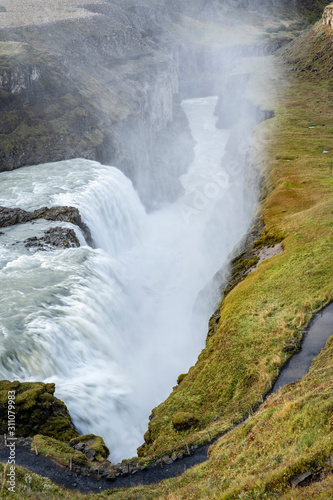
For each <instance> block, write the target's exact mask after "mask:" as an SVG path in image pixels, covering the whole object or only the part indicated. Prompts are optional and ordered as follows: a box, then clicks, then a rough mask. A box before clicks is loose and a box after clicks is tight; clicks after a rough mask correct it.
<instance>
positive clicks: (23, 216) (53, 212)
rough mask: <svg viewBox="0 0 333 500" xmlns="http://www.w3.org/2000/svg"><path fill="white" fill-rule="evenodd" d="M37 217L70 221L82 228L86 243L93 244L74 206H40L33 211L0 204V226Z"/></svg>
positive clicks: (13, 224)
mask: <svg viewBox="0 0 333 500" xmlns="http://www.w3.org/2000/svg"><path fill="white" fill-rule="evenodd" d="M38 219H45V220H50V221H61V222H70V223H71V224H74V225H76V226H78V227H79V228H80V229H81V230H82V232H83V234H84V237H85V239H86V241H87V243H88V245H90V246H94V245H93V239H92V236H91V233H90V230H89V228H88V226H87V225H86V224H85V223H84V222H83V221H82V219H81V215H80V212H79V210H78V209H77V208H75V207H67V206H64V207H51V208H48V207H42V208H39V209H37V210H35V211H33V212H27V211H25V210H22V209H21V208H7V207H2V206H0V228H1V227H10V226H15V225H16V224H24V223H26V222H32V221H34V220H38ZM50 238H51V235H50Z"/></svg>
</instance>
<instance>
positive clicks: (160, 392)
mask: <svg viewBox="0 0 333 500" xmlns="http://www.w3.org/2000/svg"><path fill="white" fill-rule="evenodd" d="M215 105H216V98H213V97H210V98H205V99H194V100H189V101H185V102H184V103H183V107H184V110H185V112H186V113H187V115H188V118H189V122H190V127H191V131H192V135H193V137H194V139H195V140H196V141H197V145H196V148H195V159H194V162H193V164H192V165H191V167H190V169H189V172H188V173H187V174H186V175H184V176H182V178H181V182H182V184H183V186H184V194H183V195H182V196H181V197H180V198H179V199H178V200H177V201H176V202H175V203H173V204H171V205H168V206H165V207H163V208H161V209H160V210H158V211H155V212H153V213H151V214H147V213H146V212H145V210H144V207H143V206H142V204H141V202H140V200H139V198H138V196H137V194H136V192H135V190H134V189H133V186H132V184H131V182H130V181H129V180H128V179H127V178H126V177H125V176H124V175H123V174H122V173H121V172H120V171H119V170H117V169H116V168H113V167H106V166H101V165H100V164H98V163H96V162H92V161H88V160H82V159H80V160H70V161H64V162H59V163H54V164H48V165H38V166H34V167H26V168H22V169H19V170H16V171H14V172H5V173H2V174H0V179H1V187H0V205H3V206H7V207H16V206H18V207H21V208H23V209H26V210H31V209H36V208H39V207H41V206H45V205H47V206H52V205H53V206H54V205H71V206H76V207H78V208H79V210H80V212H81V215H82V218H83V220H84V221H85V222H86V223H87V225H88V226H89V228H90V229H91V232H92V236H93V239H94V241H95V243H96V247H97V248H96V249H92V248H90V247H88V246H86V245H85V244H84V238H83V236H82V235H81V234H79V238H80V241H81V243H82V244H83V246H81V247H80V248H76V249H66V250H55V251H52V252H51V251H50V252H40V251H36V250H31V249H30V250H29V249H26V248H25V246H24V245H23V243H22V241H23V240H24V239H26V238H27V237H28V236H31V232H32V231H33V233H34V234H36V235H38V234H40V233H41V232H42V230H45V229H47V228H48V227H50V225H60V223H51V222H47V221H42V220H40V221H38V222H37V223H34V224H32V223H29V224H25V225H22V226H14V227H11V228H6V229H4V230H3V232H4V234H3V235H1V236H0V245H1V254H0V279H1V285H2V286H1V309H0V313H1V324H0V339H1V347H0V356H1V365H0V366H1V368H0V377H1V378H6V379H11V380H13V379H19V380H21V381H24V380H36V381H41V380H43V381H47V382H50V381H52V382H55V383H56V395H57V396H58V397H59V398H60V399H62V400H63V401H64V402H65V403H66V404H67V406H68V408H69V411H70V413H71V416H72V418H73V420H74V423H75V424H76V426H77V427H78V429H79V430H80V432H82V433H87V432H93V433H95V434H98V435H101V436H103V438H104V439H105V441H106V443H107V445H108V446H109V447H110V449H111V459H112V460H119V459H121V458H125V457H130V456H133V455H135V454H136V448H137V447H138V446H139V445H140V444H141V443H142V441H143V438H142V436H143V433H144V432H145V430H146V428H147V422H148V415H149V413H150V411H151V409H152V408H153V407H154V406H156V405H157V404H158V403H159V402H161V401H162V400H163V399H165V398H166V397H167V395H168V394H169V393H170V390H171V388H172V386H173V385H174V384H175V381H176V379H177V376H178V375H179V373H183V372H185V371H186V370H188V368H189V367H190V366H191V365H192V364H193V363H194V362H195V361H196V358H197V356H198V354H199V352H200V350H201V349H202V348H203V347H204V343H205V336H206V333H207V322H208V319H209V315H210V314H211V312H212V310H213V306H214V305H215V304H212V303H210V302H209V300H210V299H209V297H208V296H207V297H206V298H205V297H202V298H201V300H202V302H204V303H202V304H201V305H202V307H200V311H198V310H196V306H195V304H196V300H197V297H198V294H199V292H200V291H201V290H202V289H203V288H204V287H205V285H206V284H207V283H209V282H210V281H211V279H212V277H213V276H214V274H215V273H216V272H217V271H218V269H219V268H220V267H221V264H222V263H223V261H224V260H225V259H226V257H227V255H228V253H229V252H230V251H231V249H232V247H233V246H234V245H235V243H236V242H237V241H238V240H239V239H240V237H241V236H242V235H243V234H244V232H245V230H246V227H247V224H248V222H249V220H248V219H246V217H244V213H243V211H242V198H243V184H242V182H241V179H238V181H237V182H236V183H235V182H233V183H231V182H230V181H229V179H228V175H227V174H226V173H225V172H224V171H223V169H222V168H221V158H222V156H223V153H224V147H225V144H226V141H227V139H228V136H229V134H228V131H225V130H224V131H223V130H217V129H216V128H215V121H216V119H215V118H214V116H213V112H214V108H215ZM63 225H66V226H70V224H63ZM72 227H73V226H72ZM75 230H76V232H77V233H78V232H79V231H78V230H77V228H75ZM20 242H21V243H20Z"/></svg>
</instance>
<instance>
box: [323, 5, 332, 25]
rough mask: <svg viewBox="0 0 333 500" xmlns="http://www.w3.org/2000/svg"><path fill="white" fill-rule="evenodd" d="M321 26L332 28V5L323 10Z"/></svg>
mask: <svg viewBox="0 0 333 500" xmlns="http://www.w3.org/2000/svg"><path fill="white" fill-rule="evenodd" d="M323 24H325V25H327V26H329V27H330V28H333V4H331V5H328V6H327V7H326V8H325V10H324V13H323Z"/></svg>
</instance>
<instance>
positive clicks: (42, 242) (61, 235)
mask: <svg viewBox="0 0 333 500" xmlns="http://www.w3.org/2000/svg"><path fill="white" fill-rule="evenodd" d="M44 235H45V236H43V237H41V238H37V236H33V237H32V238H28V239H27V240H25V242H24V243H25V246H26V247H27V248H38V249H39V250H50V249H53V248H75V247H79V246H80V242H79V240H78V238H77V236H76V234H75V231H74V229H70V228H67V227H59V226H57V227H51V229H48V230H47V231H45V233H44Z"/></svg>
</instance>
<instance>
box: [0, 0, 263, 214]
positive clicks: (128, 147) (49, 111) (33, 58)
mask: <svg viewBox="0 0 333 500" xmlns="http://www.w3.org/2000/svg"><path fill="white" fill-rule="evenodd" d="M66 6H67V7H68V9H67V8H66V9H65V8H62V7H61V5H59V6H57V7H55V6H54V5H53V2H51V1H50V0H48V1H46V2H43V5H40V6H39V7H38V9H37V7H36V4H34V3H33V2H32V3H31V2H30V3H29V2H28V4H26V2H24V3H22V2H21V1H20V0H14V1H12V2H5V8H6V12H0V16H1V26H2V28H1V29H0V104H1V109H2V114H1V121H0V171H4V170H12V169H15V168H18V167H21V166H24V165H30V164H38V163H43V162H48V161H57V160H64V159H70V158H74V157H84V158H88V159H93V160H98V161H100V162H102V163H106V164H114V165H116V166H117V167H118V168H120V169H121V170H123V171H124V172H125V173H126V174H127V175H128V176H129V177H130V178H131V179H132V180H133V182H134V183H135V185H136V187H137V189H138V191H139V192H140V195H141V198H142V199H143V200H144V201H145V202H146V204H147V205H150V206H154V204H158V203H160V202H161V201H163V200H167V199H172V198H174V197H175V196H177V194H178V193H179V192H180V189H181V188H180V184H179V183H178V181H177V180H176V179H177V177H178V175H179V174H180V173H182V172H184V171H185V170H186V169H187V166H188V164H189V162H190V161H191V158H192V151H193V141H192V138H191V135H190V132H189V128H188V124H187V119H186V117H185V115H184V113H183V111H182V109H181V106H180V100H181V97H192V96H199V95H208V94H213V93H218V91H219V87H220V83H219V78H220V76H221V75H223V74H225V73H226V72H227V71H228V67H230V64H231V63H232V62H233V60H234V58H235V57H237V56H242V55H246V53H248V52H249V50H252V49H253V47H254V46H258V50H261V49H260V47H262V46H263V43H262V41H259V40H258V30H257V28H256V27H252V28H251V29H249V28H248V26H247V28H246V30H245V31H246V33H241V31H242V29H241V28H240V30H239V35H237V37H236V40H234V41H232V40H231V39H230V33H229V31H230V29H229V31H228V29H227V28H226V27H225V26H223V27H222V24H221V20H220V19H219V13H220V11H221V4H220V3H219V2H217V1H213V0H212V1H209V2H204V1H201V0H196V1H194V2H191V3H189V4H187V3H181V4H180V3H179V2H166V1H165V0H159V1H158V2H151V1H150V0H142V1H140V2H137V1H135V0H126V1H123V2H118V1H117V2H112V3H110V2H107V1H106V0H102V1H98V2H97V1H96V2H92V3H90V4H89V5H86V6H84V8H83V7H82V6H81V5H80V3H79V2H78V1H76V0H71V1H70V2H69V3H68V4H66ZM225 6H227V7H228V9H231V8H233V7H235V8H236V7H239V6H241V2H239V1H237V2H231V3H230V2H225ZM222 11H223V9H222ZM224 12H225V10H224ZM203 21H204V22H203ZM256 22H257V20H256ZM222 28H223V29H222ZM229 28H230V27H229ZM234 43H235V44H236V46H237V48H236V49H235V47H233V48H231V46H232V45H234ZM217 75H218V78H217ZM175 174H176V175H175ZM170 179H175V180H174V181H172V182H170ZM166 186H168V187H167V188H166Z"/></svg>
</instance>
